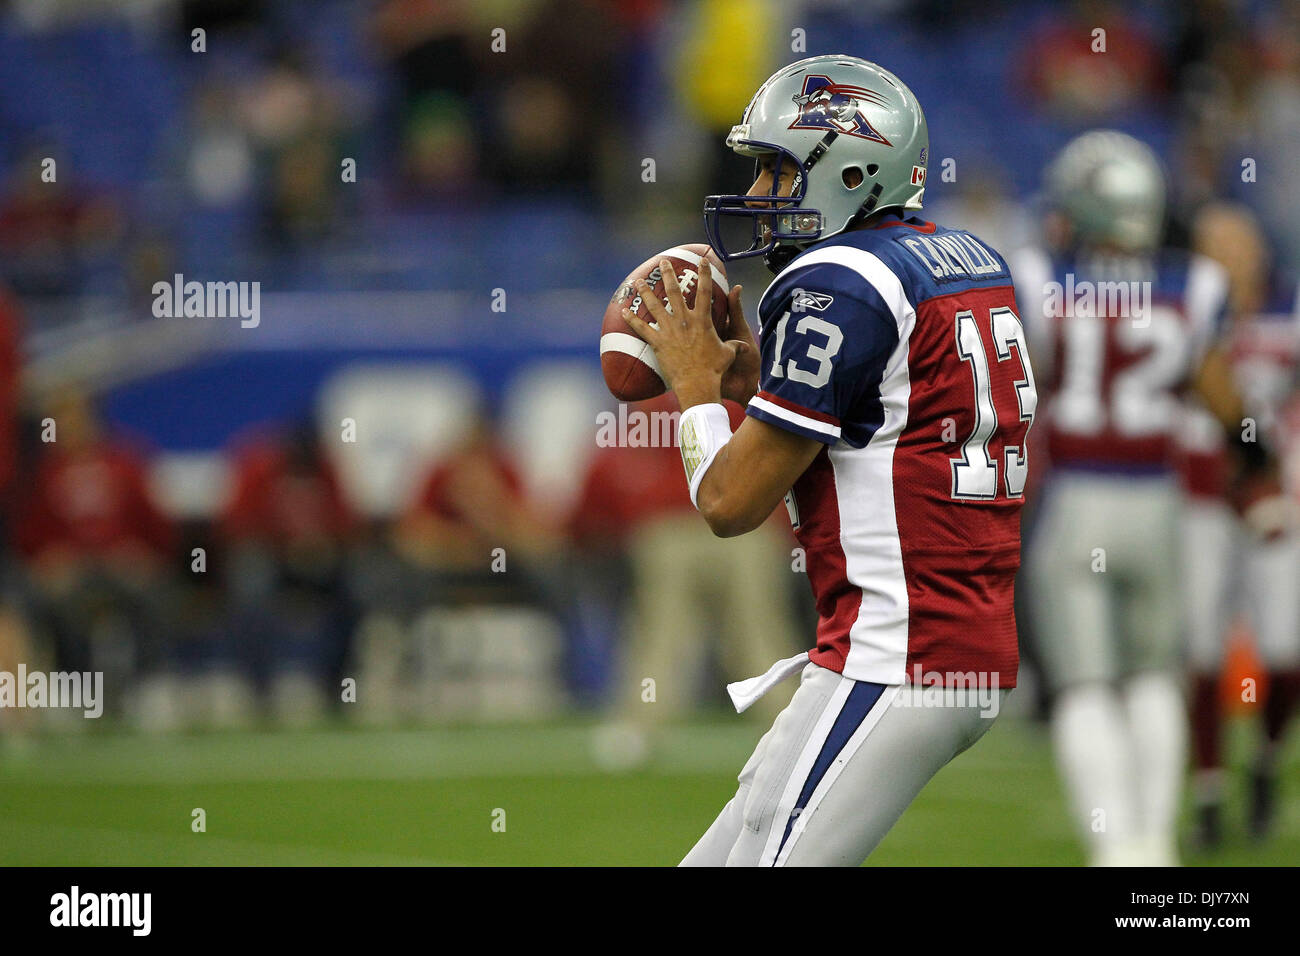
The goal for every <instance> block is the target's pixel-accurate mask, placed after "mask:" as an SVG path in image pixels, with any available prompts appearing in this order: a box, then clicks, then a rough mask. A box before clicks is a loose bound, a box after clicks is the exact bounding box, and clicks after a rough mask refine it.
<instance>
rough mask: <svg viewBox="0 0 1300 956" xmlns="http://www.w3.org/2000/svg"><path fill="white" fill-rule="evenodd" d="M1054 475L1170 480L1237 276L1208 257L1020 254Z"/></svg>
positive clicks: (1175, 253) (1026, 311)
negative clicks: (1192, 398) (1192, 390)
mask: <svg viewBox="0 0 1300 956" xmlns="http://www.w3.org/2000/svg"><path fill="white" fill-rule="evenodd" d="M1015 269H1016V277H1017V286H1018V292H1019V296H1020V302H1021V306H1022V309H1023V312H1022V316H1023V318H1024V322H1025V328H1026V330H1027V331H1028V334H1029V346H1030V348H1031V349H1032V350H1033V354H1034V360H1035V363H1036V367H1037V370H1038V372H1039V385H1040V387H1041V388H1042V389H1043V421H1042V423H1041V437H1042V439H1043V444H1042V447H1043V450H1044V452H1045V453H1046V457H1047V458H1048V459H1049V460H1050V461H1051V464H1052V467H1053V468H1066V469H1088V470H1093V471H1106V472H1123V473H1141V472H1147V473H1159V474H1164V473H1169V472H1170V471H1172V469H1173V468H1174V467H1175V463H1176V446H1175V437H1176V434H1177V433H1178V431H1179V428H1180V426H1181V425H1182V424H1183V423H1184V421H1185V418H1184V396H1185V392H1186V387H1187V385H1188V383H1189V381H1190V379H1191V377H1192V375H1193V373H1194V372H1195V370H1196V368H1197V367H1198V365H1199V364H1200V361H1201V359H1202V358H1203V357H1204V355H1205V352H1206V351H1207V350H1208V349H1209V347H1210V345H1211V344H1212V343H1213V341H1214V340H1215V338H1216V337H1217V336H1218V335H1219V331H1220V327H1221V325H1222V321H1223V316H1224V312H1225V309H1226V303H1227V292H1228V285H1227V276H1226V275H1225V273H1224V272H1223V270H1222V268H1221V267H1220V266H1219V265H1218V264H1217V263H1215V262H1213V261H1211V260H1210V259H1207V258H1206V257H1204V256H1199V255H1194V254H1189V253H1185V252H1181V251H1178V250H1163V251H1161V252H1159V253H1158V254H1156V255H1155V256H1153V257H1152V258H1151V259H1150V260H1149V261H1146V262H1139V261H1137V260H1124V261H1120V260H1114V259H1102V258H1084V257H1077V256H1072V257H1057V258H1053V257H1051V256H1049V255H1048V254H1047V253H1046V252H1043V251H1040V250H1032V249H1031V250H1025V251H1023V252H1022V253H1020V254H1018V255H1017V256H1016V258H1015Z"/></svg>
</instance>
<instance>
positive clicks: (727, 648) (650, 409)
mask: <svg viewBox="0 0 1300 956" xmlns="http://www.w3.org/2000/svg"><path fill="white" fill-rule="evenodd" d="M677 411H678V409H677V402H676V400H675V399H674V398H673V395H672V393H671V392H669V393H666V394H665V395H663V396H661V397H660V398H656V399H651V400H650V401H646V402H640V403H638V404H637V405H636V407H635V408H634V409H633V412H635V413H640V414H645V415H647V416H651V415H672V416H673V417H674V419H675V418H676V414H677ZM729 412H730V414H731V417H732V421H733V424H734V425H739V424H740V422H741V421H743V420H744V413H743V411H742V410H741V409H740V408H739V407H738V406H736V405H735V404H734V403H733V404H732V405H730V406H729ZM629 414H631V413H629ZM650 421H652V422H653V421H655V419H653V418H652V419H650ZM673 434H674V436H675V434H676V426H675V425H674V427H673ZM681 469H682V461H681V453H680V452H679V451H678V449H677V447H676V446H675V445H668V446H661V445H658V443H655V445H648V444H647V445H645V446H631V445H614V446H611V447H608V448H603V449H601V450H600V451H599V452H597V453H596V455H595V456H594V457H593V458H592V461H591V465H590V467H589V468H588V471H587V475H586V478H585V481H584V485H583V492H582V496H581V498H580V499H579V505H578V508H577V509H576V511H575V514H574V522H575V528H574V530H575V533H576V534H577V535H578V538H579V540H580V541H582V542H583V544H584V545H585V546H587V547H591V546H593V545H594V544H596V543H597V542H598V541H599V539H600V538H601V537H603V536H608V535H609V534H610V533H611V532H616V533H617V534H618V535H619V536H620V538H622V539H623V540H621V541H620V542H612V541H611V542H607V546H608V547H610V548H611V549H613V548H614V547H617V546H618V545H621V546H622V547H623V548H625V549H626V552H627V565H628V566H627V571H628V576H629V581H628V587H629V594H628V597H627V608H628V613H627V614H626V616H625V618H624V620H625V621H626V622H627V633H626V634H624V635H623V653H622V655H621V656H622V661H621V666H620V676H619V677H618V678H617V681H616V683H615V690H614V704H613V710H614V712H613V715H612V718H613V720H612V722H611V723H609V724H606V725H605V726H604V727H602V728H601V729H600V731H599V732H598V734H597V737H596V741H595V743H596V753H597V755H598V756H599V757H601V759H602V760H604V761H605V762H607V763H609V764H611V765H629V764H635V763H638V762H640V761H641V760H643V759H645V758H646V757H648V756H649V755H650V748H651V747H652V746H653V744H654V736H655V733H654V732H655V730H656V729H658V728H661V727H662V726H663V724H664V723H665V722H668V721H673V720H681V719H682V718H683V717H685V716H688V715H689V714H690V713H691V712H692V710H694V709H695V704H696V701H697V700H699V699H700V696H701V687H702V685H703V683H704V682H703V680H702V676H703V674H704V673H705V671H706V667H705V665H706V664H709V663H712V664H713V665H714V667H715V668H716V669H717V670H718V671H720V672H721V674H722V675H723V676H724V678H725V680H726V681H735V680H741V679H743V678H745V677H748V676H750V675H751V674H756V673H761V672H762V671H764V670H766V669H767V667H768V665H770V664H771V663H772V661H774V660H777V659H779V658H784V657H788V656H789V655H790V654H791V653H792V652H793V651H795V650H796V647H794V646H791V645H792V643H793V638H792V635H793V634H795V633H797V631H798V626H799V625H798V622H797V620H796V619H795V617H794V613H793V610H794V609H793V607H792V604H793V602H792V600H791V591H792V589H791V588H790V586H789V585H790V576H791V568H792V567H795V566H799V559H798V556H797V555H795V554H793V553H792V545H793V540H792V537H791V535H790V533H789V532H788V531H787V530H785V529H783V528H781V527H780V525H779V524H778V522H779V521H780V518H779V517H777V516H774V517H773V518H772V519H771V520H769V521H768V522H767V523H765V524H764V525H763V526H762V528H760V529H759V530H758V531H757V532H756V533H755V534H753V535H751V536H750V537H749V538H747V539H746V540H745V541H744V542H743V543H742V542H735V541H727V540H725V539H722V538H719V537H717V536H716V535H714V534H713V532H711V531H710V530H709V528H708V526H707V525H706V524H704V522H702V521H700V516H699V514H698V513H697V512H696V511H695V508H694V507H692V505H691V497H690V494H689V492H688V491H687V489H686V485H685V483H684V482H683V481H682V480H681ZM782 514H783V513H782ZM665 594H670V595H672V596H673V597H672V599H670V600H665V599H664V595H665ZM647 679H651V680H653V681H654V683H653V685H652V687H647V686H646V685H645V683H644V682H645V681H646V680H647ZM782 696H783V695H781V694H780V693H774V694H772V695H770V696H768V697H765V698H764V699H763V701H762V702H761V703H760V706H757V707H755V708H754V710H755V717H756V719H758V720H766V721H771V719H772V718H773V717H775V716H776V714H777V713H778V712H779V711H780V709H781V707H782V706H783V702H782ZM784 696H787V697H788V695H784Z"/></svg>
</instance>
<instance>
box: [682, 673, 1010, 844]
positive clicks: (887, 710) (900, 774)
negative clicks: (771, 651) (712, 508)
mask: <svg viewBox="0 0 1300 956" xmlns="http://www.w3.org/2000/svg"><path fill="white" fill-rule="evenodd" d="M1008 693H1009V691H1006V690H993V689H985V690H984V691H983V692H982V693H981V694H979V695H978V697H979V700H978V701H977V700H976V696H977V695H976V694H975V692H974V691H973V690H972V691H971V692H970V693H969V696H967V697H966V698H965V699H963V698H962V697H960V696H959V695H952V694H950V695H948V696H947V697H944V696H943V695H942V694H941V692H940V691H938V690H937V689H934V688H929V689H927V688H915V687H900V686H898V685H892V686H888V685H884V684H870V683H866V682H863V681H854V680H849V679H848V678H846V677H843V676H841V675H840V674H837V673H835V672H834V671H831V670H827V669H826V668H824V667H821V666H819V665H817V664H812V663H809V664H808V665H807V666H806V667H805V668H804V669H803V673H802V676H801V677H800V681H799V689H798V690H797V691H795V694H794V697H793V699H792V700H791V701H790V705H789V706H788V707H786V709H785V710H783V711H782V712H781V713H780V715H779V716H778V717H777V718H776V722H775V723H774V724H773V725H772V729H771V730H769V731H768V732H767V733H766V734H764V735H763V739H762V740H760V741H759V742H758V747H757V748H756V749H755V750H754V754H753V756H752V757H750V758H749V762H748V763H746V764H745V768H744V769H743V770H742V771H741V772H740V777H739V782H740V787H739V789H737V790H736V795H735V796H734V797H732V798H731V800H730V802H728V803H727V805H726V806H725V807H724V808H723V809H722V812H721V813H720V814H718V817H717V819H716V820H714V821H713V825H712V826H710V827H709V829H708V832H706V833H705V834H704V836H703V837H701V838H700V841H699V842H698V843H696V844H695V847H694V848H693V849H692V850H691V851H690V853H688V854H687V855H686V858H685V859H684V860H683V861H682V864H681V865H682V866H724V865H725V866H857V865H858V864H860V863H861V862H862V861H863V860H865V859H866V858H867V855H868V854H869V853H871V851H872V850H874V849H875V847H876V845H877V844H878V843H879V842H880V841H881V840H882V839H883V838H884V836H885V834H886V833H888V832H889V829H890V827H892V826H893V825H894V822H895V821H896V820H897V819H898V818H899V817H900V816H901V815H902V813H903V811H904V810H905V809H906V808H907V806H908V804H910V803H911V802H912V800H913V798H914V797H915V796H916V795H917V794H918V793H920V792H921V788H922V787H924V786H925V785H926V783H928V782H929V780H930V778H931V777H933V776H934V775H935V774H936V773H937V772H938V771H939V770H940V768H942V767H943V766H944V765H945V764H946V763H948V761H950V760H951V759H952V758H953V757H955V756H957V754H959V753H961V752H962V751H963V750H965V749H966V748H967V747H969V746H970V745H971V744H973V743H974V742H975V741H976V740H978V739H979V738H980V737H981V736H982V735H983V734H984V732H985V731H986V730H988V728H989V727H990V726H991V725H992V723H993V719H994V718H995V717H996V716H997V714H998V713H999V712H1000V711H1001V707H1002V705H1003V703H1004V702H1005V699H1006V695H1007V694H1008Z"/></svg>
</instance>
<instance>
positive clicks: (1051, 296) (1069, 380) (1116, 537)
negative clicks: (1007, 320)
mask: <svg viewBox="0 0 1300 956" xmlns="http://www.w3.org/2000/svg"><path fill="white" fill-rule="evenodd" d="M1045 179H1046V192H1047V198H1048V203H1049V205H1050V208H1049V210H1048V212H1047V219H1046V221H1045V233H1046V240H1047V248H1046V249H1043V250H1039V251H1036V252H1030V253H1026V254H1024V255H1023V256H1021V257H1020V260H1019V261H1018V262H1016V263H1015V264H1013V270H1014V275H1015V276H1016V281H1017V288H1018V290H1019V295H1020V301H1021V309H1022V313H1021V314H1022V315H1023V316H1024V319H1025V324H1026V329H1027V331H1028V335H1029V341H1030V348H1031V349H1032V350H1033V354H1034V362H1035V367H1036V368H1037V369H1038V370H1039V376H1040V377H1039V381H1040V383H1041V387H1042V388H1043V394H1044V398H1045V404H1044V408H1043V414H1044V421H1043V430H1042V432H1041V433H1039V436H1038V445H1037V447H1039V448H1041V449H1043V451H1045V452H1046V455H1047V457H1048V458H1049V459H1050V463H1051V473H1050V475H1049V477H1048V479H1047V484H1046V486H1045V487H1044V489H1043V499H1042V503H1041V508H1040V511H1039V513H1038V515H1037V518H1036V527H1035V530H1034V534H1033V536H1032V538H1031V540H1030V542H1029V545H1028V554H1027V557H1028V574H1027V581H1028V583H1029V586H1030V588H1031V591H1032V594H1031V602H1032V604H1033V606H1034V608H1035V612H1036V627H1035V630H1036V632H1037V634H1038V637H1039V640H1040V643H1041V648H1040V651H1041V657H1042V661H1043V666H1044V670H1045V672H1046V675H1045V676H1046V678H1047V680H1048V682H1049V684H1050V686H1051V688H1052V689H1053V691H1054V693H1055V699H1054V703H1053V708H1052V732H1053V738H1054V741H1055V745H1056V751H1057V757H1058V760H1059V762H1060V767H1061V771H1062V774H1063V776H1064V778H1065V783H1066V787H1067V790H1068V791H1069V796H1070V798H1071V801H1072V804H1073V808H1074V813H1075V814H1076V823H1077V824H1078V826H1079V828H1080V830H1081V831H1082V832H1083V833H1085V834H1086V835H1087V842H1088V846H1089V856H1090V859H1091V861H1092V862H1093V863H1095V864H1099V865H1123V864H1139V865H1168V864H1173V863H1175V862H1176V861H1177V851H1176V841H1175V829H1176V821H1177V811H1178V805H1179V793H1180V792H1181V781H1182V775H1183V766H1184V759H1185V758H1184V753H1185V747H1186V736H1187V729H1186V717H1185V714H1184V710H1183V699H1182V692H1181V687H1180V675H1179V637H1180V628H1181V621H1182V611H1181V596H1182V592H1181V589H1180V587H1179V581H1178V579H1179V574H1180V568H1179V565H1178V554H1179V515H1180V510H1179V508H1180V494H1179V488H1178V484H1177V481H1176V476H1175V474H1174V471H1173V456H1172V453H1171V448H1170V443H1171V441H1172V438H1173V435H1174V430H1175V428H1176V426H1177V424H1178V412H1179V408H1180V404H1179V403H1180V398H1179V396H1180V393H1181V390H1182V389H1183V388H1184V387H1185V386H1186V385H1187V383H1188V382H1189V381H1190V380H1191V379H1192V378H1193V376H1194V374H1195V373H1196V371H1197V369H1198V367H1199V366H1200V363H1201V361H1202V359H1203V357H1204V356H1205V355H1206V353H1207V352H1208V350H1209V349H1210V347H1211V345H1212V343H1213V342H1214V340H1215V339H1216V337H1217V336H1218V335H1219V330H1220V323H1221V319H1222V315H1223V311H1224V308H1225V301H1226V296H1227V281H1226V277H1225V276H1224V274H1223V270H1222V269H1221V268H1220V267H1219V266H1217V265H1216V264H1214V263H1213V262H1211V261H1210V260H1208V259H1206V258H1204V257H1201V256H1187V255H1186V254H1181V253H1178V252H1175V251H1172V250H1165V249H1162V248H1160V245H1159V241H1160V237H1161V231H1162V224H1163V217H1164V206H1165V184H1164V176H1163V172H1162V170H1161V168H1160V165H1159V162H1158V161H1157V159H1156V157H1155V155H1154V154H1153V153H1152V151H1151V150H1150V149H1149V148H1148V147H1147V146H1146V145H1144V144H1142V143H1140V142H1138V141H1137V140H1135V139H1133V138H1132V137H1129V136H1126V135H1124V134H1121V133H1117V132H1111V131H1093V132H1089V133H1086V134H1084V135H1082V136H1080V137H1078V138H1077V139H1075V140H1073V141H1072V142H1070V143H1069V144H1068V145H1067V146H1066V147H1065V148H1064V149H1063V150H1062V151H1061V153H1060V154H1059V155H1058V156H1057V157H1056V159H1055V160H1054V161H1053V163H1052V164H1051V166H1050V167H1049V168H1048V170H1047V172H1046V177H1045Z"/></svg>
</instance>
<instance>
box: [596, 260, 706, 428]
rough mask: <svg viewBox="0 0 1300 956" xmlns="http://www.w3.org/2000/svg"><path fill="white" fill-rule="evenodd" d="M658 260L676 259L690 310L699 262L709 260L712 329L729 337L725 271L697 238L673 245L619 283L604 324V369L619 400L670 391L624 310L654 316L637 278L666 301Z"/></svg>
mask: <svg viewBox="0 0 1300 956" xmlns="http://www.w3.org/2000/svg"><path fill="white" fill-rule="evenodd" d="M660 259H667V260H668V261H669V262H670V263H672V266H673V270H674V272H676V274H677V282H678V284H679V285H680V286H681V289H682V297H683V298H684V299H685V300H686V306H687V308H691V309H693V308H695V286H696V280H697V275H698V270H699V268H700V265H701V262H703V261H707V262H708V264H709V268H710V269H711V270H712V276H713V327H714V328H715V329H717V330H718V335H719V336H720V337H721V338H723V339H726V338H727V326H728V324H729V323H728V319H727V315H728V310H727V293H728V292H729V291H730V289H731V287H730V286H729V285H728V284H727V270H726V269H725V268H723V265H722V261H721V260H720V259H719V258H718V257H717V254H716V253H714V251H713V250H712V249H711V248H709V246H708V245H707V244H706V243H703V242H695V243H691V244H689V245H683V246H674V247H673V248H671V249H665V250H664V251H663V252H660V253H657V254H656V255H653V256H651V257H650V258H649V259H647V260H646V261H645V262H643V263H641V264H640V265H639V266H637V267H636V268H635V269H633V270H632V272H631V273H630V274H629V275H628V277H627V278H626V279H624V280H623V281H622V282H621V283H619V286H618V289H617V290H616V291H615V292H614V295H613V297H612V298H611V299H610V300H609V306H608V308H606V309H605V318H604V321H603V322H602V323H601V326H600V370H601V372H602V373H603V374H604V376H605V384H606V385H607V386H608V387H609V390H610V392H611V393H612V394H613V395H614V397H615V398H617V399H619V400H620V401H624V402H639V401H642V400H643V399H647V398H654V397H655V396H656V395H662V394H663V393H664V391H665V390H666V386H665V384H664V380H663V376H662V375H661V374H660V372H659V365H658V363H657V362H656V361H655V354H654V350H653V349H651V348H650V346H649V345H647V344H646V343H645V341H644V340H643V339H642V338H641V337H640V336H639V335H637V334H636V333H635V332H634V331H632V329H631V327H630V326H629V325H628V324H627V323H626V322H625V321H623V310H624V309H625V308H626V309H631V310H632V313H633V314H634V315H638V316H641V317H642V318H644V319H646V320H647V321H648V320H649V318H650V316H649V315H648V312H647V309H646V306H645V303H643V302H642V301H641V296H640V294H639V293H638V292H637V291H636V288H635V286H633V284H632V283H633V282H635V281H636V280H637V279H645V280H646V281H647V282H648V283H650V286H651V288H652V290H653V291H654V294H655V295H657V296H659V298H660V299H661V300H665V299H666V294H665V292H664V280H663V276H662V275H661V274H660V271H659V260H660Z"/></svg>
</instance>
